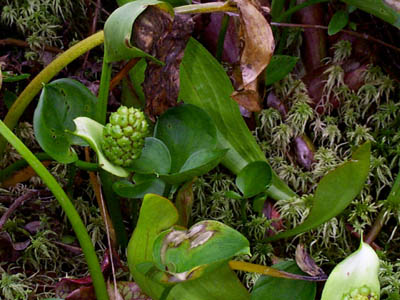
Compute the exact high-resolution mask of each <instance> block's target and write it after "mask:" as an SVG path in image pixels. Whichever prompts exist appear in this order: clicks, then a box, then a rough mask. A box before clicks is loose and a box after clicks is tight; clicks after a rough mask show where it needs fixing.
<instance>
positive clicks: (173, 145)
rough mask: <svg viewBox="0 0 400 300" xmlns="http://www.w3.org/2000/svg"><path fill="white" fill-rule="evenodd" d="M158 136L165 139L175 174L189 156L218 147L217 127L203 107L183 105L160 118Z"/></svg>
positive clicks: (157, 128)
mask: <svg viewBox="0 0 400 300" xmlns="http://www.w3.org/2000/svg"><path fill="white" fill-rule="evenodd" d="M154 136H155V137H156V138H158V139H159V140H161V141H163V142H164V144H165V145H166V146H167V148H168V150H169V152H170V154H171V159H172V162H171V173H176V172H179V171H180V170H181V168H182V167H183V165H184V164H185V163H186V161H187V160H188V158H189V157H190V156H191V155H192V154H193V153H195V152H197V151H199V150H214V149H215V148H216V142H217V139H216V128H215V125H214V123H213V121H212V120H211V119H210V117H209V116H208V115H207V113H206V112H204V111H203V110H202V109H200V108H198V107H196V106H194V105H187V104H186V105H180V106H177V107H174V108H171V109H169V110H167V111H166V112H165V113H164V114H163V115H161V117H160V118H159V119H158V121H157V124H156V127H155V130H154Z"/></svg>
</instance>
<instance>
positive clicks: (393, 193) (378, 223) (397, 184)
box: [364, 173, 400, 244]
mask: <svg viewBox="0 0 400 300" xmlns="http://www.w3.org/2000/svg"><path fill="white" fill-rule="evenodd" d="M386 203H387V204H388V207H389V208H388V207H383V208H382V210H381V211H380V213H379V215H378V217H377V218H376V219H375V222H374V224H373V225H372V227H371V230H370V231H369V232H368V234H367V236H366V238H365V239H364V241H365V242H366V243H368V244H371V243H372V242H373V241H375V239H376V237H377V236H378V234H379V232H381V230H382V227H383V225H384V224H385V223H386V221H387V219H388V218H389V216H390V214H389V212H390V208H391V207H393V206H398V205H399V203H400V173H399V174H397V177H396V180H395V181H394V184H393V186H392V189H391V190H390V193H389V196H388V197H387V199H386Z"/></svg>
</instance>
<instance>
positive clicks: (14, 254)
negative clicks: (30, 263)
mask: <svg viewBox="0 0 400 300" xmlns="http://www.w3.org/2000/svg"><path fill="white" fill-rule="evenodd" d="M30 243H31V241H30V240H26V241H25V242H20V243H14V242H13V241H12V239H11V236H10V235H9V234H8V233H7V232H4V231H3V232H0V262H14V261H16V259H17V258H18V257H19V256H20V253H19V252H20V251H22V250H24V249H26V247H28V246H29V244H30Z"/></svg>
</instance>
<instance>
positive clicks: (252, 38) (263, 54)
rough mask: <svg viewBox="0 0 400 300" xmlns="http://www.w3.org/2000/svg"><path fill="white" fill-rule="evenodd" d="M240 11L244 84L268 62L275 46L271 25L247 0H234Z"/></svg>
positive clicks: (248, 82)
mask: <svg viewBox="0 0 400 300" xmlns="http://www.w3.org/2000/svg"><path fill="white" fill-rule="evenodd" d="M234 2H235V3H236V4H237V7H238V9H239V13H240V23H241V33H240V35H241V36H240V38H241V40H242V41H243V43H244V48H243V51H242V55H241V58H240V64H241V70H242V77H243V84H244V86H246V85H248V84H250V83H251V82H253V81H255V80H256V79H257V77H258V76H259V75H260V74H261V73H262V72H263V71H264V70H265V68H266V67H267V65H268V64H269V62H270V60H271V57H272V54H273V52H274V48H275V42H274V36H273V34H272V30H271V26H270V25H269V23H268V22H267V20H266V19H265V18H264V16H263V15H262V13H261V12H260V11H259V10H258V8H257V7H256V6H255V5H254V4H253V3H252V2H251V1H248V0H235V1H234Z"/></svg>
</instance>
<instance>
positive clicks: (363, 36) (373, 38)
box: [271, 22, 400, 52]
mask: <svg viewBox="0 0 400 300" xmlns="http://www.w3.org/2000/svg"><path fill="white" fill-rule="evenodd" d="M271 26H277V27H296V28H313V29H325V30H328V26H324V25H311V24H291V23H278V22H271ZM342 32H344V33H347V34H350V35H353V36H355V37H358V38H360V39H364V40H368V41H373V42H375V43H377V44H381V45H382V46H385V47H388V48H390V49H392V50H395V51H397V52H400V48H398V47H396V46H393V45H391V44H388V43H386V42H384V41H382V40H380V39H377V38H375V37H373V36H370V35H368V34H366V33H358V32H355V31H352V30H346V29H342Z"/></svg>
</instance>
